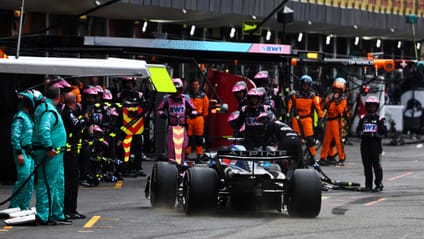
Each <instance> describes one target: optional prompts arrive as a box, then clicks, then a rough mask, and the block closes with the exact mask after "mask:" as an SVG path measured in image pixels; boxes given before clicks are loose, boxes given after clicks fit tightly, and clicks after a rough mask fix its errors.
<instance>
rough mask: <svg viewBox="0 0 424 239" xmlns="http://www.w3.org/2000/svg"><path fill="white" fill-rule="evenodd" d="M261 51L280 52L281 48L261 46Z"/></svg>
mask: <svg viewBox="0 0 424 239" xmlns="http://www.w3.org/2000/svg"><path fill="white" fill-rule="evenodd" d="M262 51H264V52H278V53H280V52H282V51H283V48H282V47H281V46H263V47H262Z"/></svg>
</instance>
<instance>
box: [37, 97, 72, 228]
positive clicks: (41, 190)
mask: <svg viewBox="0 0 424 239" xmlns="http://www.w3.org/2000/svg"><path fill="white" fill-rule="evenodd" d="M34 122H35V127H34V134H33V147H34V161H35V163H36V164H37V165H40V163H42V162H43V161H44V163H43V164H42V165H41V166H40V167H39V168H38V178H37V203H36V209H37V216H38V218H39V219H41V220H42V221H43V222H46V223H47V222H49V221H61V220H64V219H65V216H64V214H63V205H64V204H63V203H64V187H65V185H64V168H63V152H62V149H63V148H64V147H65V145H66V130H65V126H64V124H63V121H62V118H61V116H60V114H59V112H58V111H57V109H56V107H55V105H54V103H53V101H52V100H51V99H46V101H45V102H44V103H42V104H40V105H39V106H38V107H37V108H36V110H35V113H34ZM51 149H54V150H56V152H57V155H56V156H54V157H52V158H47V151H50V150H51ZM46 181H47V182H46ZM49 202H50V207H49Z"/></svg>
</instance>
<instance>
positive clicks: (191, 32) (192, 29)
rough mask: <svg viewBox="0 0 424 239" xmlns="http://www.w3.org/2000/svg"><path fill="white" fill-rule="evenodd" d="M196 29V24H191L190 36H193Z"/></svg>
mask: <svg viewBox="0 0 424 239" xmlns="http://www.w3.org/2000/svg"><path fill="white" fill-rule="evenodd" d="M195 31H196V25H191V29H190V36H193V35H194V32H195Z"/></svg>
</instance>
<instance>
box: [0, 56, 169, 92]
mask: <svg viewBox="0 0 424 239" xmlns="http://www.w3.org/2000/svg"><path fill="white" fill-rule="evenodd" d="M0 73H12V74H41V75H60V76H72V77H88V76H134V77H139V78H146V79H149V80H150V81H151V82H152V84H153V85H154V87H155V89H156V90H157V91H158V92H167V93H172V92H176V89H175V87H174V84H173V83H172V80H171V77H170V76H169V73H168V71H167V69H166V66H164V65H160V64H147V63H146V61H143V60H132V59H122V58H107V59H94V58H64V57H29V56H21V57H19V58H16V57H13V56H7V57H5V58H0Z"/></svg>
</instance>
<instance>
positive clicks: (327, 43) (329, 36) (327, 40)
mask: <svg viewBox="0 0 424 239" xmlns="http://www.w3.org/2000/svg"><path fill="white" fill-rule="evenodd" d="M330 43H331V35H328V36H327V37H326V38H325V44H326V45H330Z"/></svg>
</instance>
